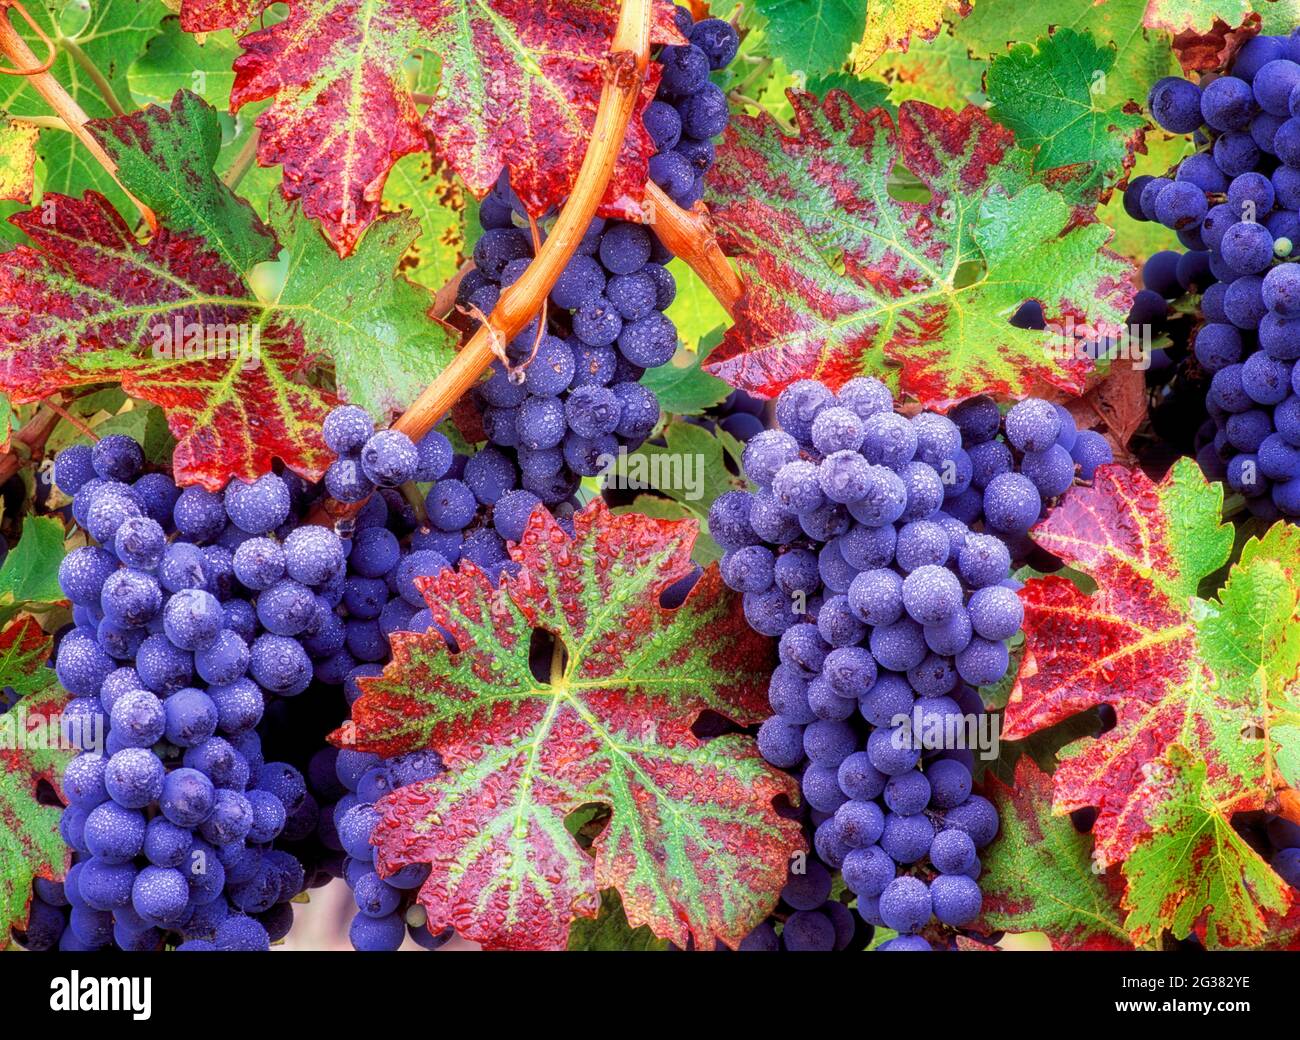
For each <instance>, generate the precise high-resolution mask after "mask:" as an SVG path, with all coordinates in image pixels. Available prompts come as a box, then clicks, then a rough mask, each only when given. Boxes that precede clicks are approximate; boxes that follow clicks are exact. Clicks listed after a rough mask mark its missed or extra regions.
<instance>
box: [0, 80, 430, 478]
mask: <svg viewBox="0 0 1300 1040" xmlns="http://www.w3.org/2000/svg"><path fill="white" fill-rule="evenodd" d="M91 128H92V130H93V132H95V133H96V134H97V135H98V136H99V138H100V140H101V141H102V142H103V144H104V146H105V148H106V149H107V150H108V151H109V153H110V154H111V155H112V156H113V158H114V159H115V160H116V161H117V162H118V165H119V175H120V176H121V178H122V180H123V183H124V184H126V186H127V187H128V188H129V189H130V190H131V191H132V192H133V193H135V194H136V195H137V196H138V197H139V198H140V199H142V200H143V201H144V202H146V203H147V204H148V205H149V206H150V207H151V208H152V209H153V210H154V212H155V213H156V214H157V215H158V217H159V220H160V222H161V225H162V227H161V230H160V231H159V232H158V233H157V234H155V235H154V236H153V237H152V238H151V239H149V240H148V241H145V242H141V241H140V240H139V239H138V238H137V237H136V235H135V234H134V233H133V232H132V231H131V229H130V227H129V226H128V224H127V223H126V221H124V220H123V219H122V218H121V217H120V216H119V215H118V213H117V212H116V211H115V210H114V209H113V208H112V206H111V205H109V203H108V201H107V200H106V199H104V198H103V197H102V196H99V195H97V194H95V193H93V192H88V193H87V194H86V195H85V197H83V198H80V199H78V198H69V197H58V196H51V197H47V199H46V200H45V203H44V205H43V206H42V207H41V208H40V209H39V210H34V211H32V212H29V213H24V214H19V215H16V216H15V217H14V218H12V223H13V224H14V225H15V226H17V227H18V228H20V229H21V230H22V231H23V232H25V233H26V235H27V239H28V241H27V243H26V244H25V245H22V246H19V247H18V248H16V249H14V250H12V251H11V252H9V253H8V254H6V257H5V259H6V264H5V266H4V269H3V270H2V271H0V389H2V390H5V391H7V392H8V393H9V394H10V395H11V396H12V398H13V399H14V400H15V401H17V402H23V401H33V400H38V399H40V398H43V397H45V396H48V395H49V394H51V393H54V392H56V391H58V390H61V389H64V388H67V387H71V386H81V385H87V384H94V383H101V382H110V381H119V382H120V383H121V385H122V388H123V389H124V390H126V391H127V392H128V393H130V394H132V395H133V396H135V397H139V398H142V399H144V400H146V401H149V402H152V403H154V404H157V405H160V406H162V407H163V408H164V409H165V410H166V411H167V417H168V423H169V425H170V428H171V431H172V433H173V434H174V435H175V436H176V438H177V446H176V452H175V458H174V473H175V476H176V479H177V480H178V481H180V482H182V483H202V484H204V485H205V486H207V487H211V488H219V487H221V486H223V485H224V484H225V483H226V481H227V480H228V479H229V478H230V477H232V476H237V477H240V478H242V479H245V480H252V479H255V478H256V477H257V476H258V475H260V474H262V473H265V472H266V471H267V470H269V469H270V467H271V464H272V461H273V459H274V458H277V457H278V458H280V459H283V460H284V462H285V463H286V464H287V465H289V466H290V467H292V468H293V469H295V470H296V471H298V472H299V473H301V474H303V475H304V476H306V477H309V478H316V477H319V476H320V474H321V473H322V472H323V470H324V468H325V466H326V465H327V464H328V463H329V461H330V454H329V452H328V451H327V449H326V448H325V445H324V442H323V441H322V440H321V435H320V423H321V421H322V420H323V418H324V415H325V413H326V412H327V411H328V409H329V407H330V406H331V404H332V403H333V401H334V400H335V399H334V397H333V396H332V395H331V394H329V393H327V392H325V391H323V390H321V389H319V388H318V387H316V386H314V385H312V384H310V383H309V382H308V381H307V376H308V369H309V367H310V365H311V363H312V361H313V360H314V359H315V358H317V357H325V358H332V359H333V361H334V366H335V374H336V377H337V384H338V388H339V390H340V392H341V393H342V394H343V395H344V396H346V397H347V398H348V399H350V400H354V401H356V402H357V403H359V404H362V405H363V406H365V407H366V408H368V409H369V410H371V411H372V412H374V413H375V414H376V415H381V414H390V413H392V412H395V411H397V410H399V409H401V408H403V407H405V406H406V405H407V404H409V403H410V401H411V400H412V399H414V397H415V396H416V395H417V394H418V393H419V391H420V390H421V389H423V387H424V386H426V385H427V384H428V383H429V382H430V381H431V380H432V379H433V378H434V376H436V375H437V374H438V372H440V371H441V370H442V367H443V366H444V365H445V364H446V363H447V361H448V360H449V359H450V357H451V353H452V351H451V344H452V342H453V341H454V335H453V334H452V333H451V332H450V330H448V329H447V328H445V327H444V326H442V325H441V324H439V323H437V322H434V321H431V320H428V319H427V318H426V316H425V311H426V309H427V307H428V305H429V297H428V294H427V293H426V292H425V291H424V290H422V289H420V288H418V287H416V286H414V285H412V284H411V283H409V282H407V281H406V280H405V279H403V278H400V277H394V270H395V268H396V267H397V265H398V264H399V262H400V259H401V257H402V255H403V253H404V252H405V251H406V250H407V248H408V247H409V246H410V244H411V242H412V240H413V239H414V238H415V237H416V236H417V235H418V233H419V229H418V227H417V226H416V225H415V223H414V221H413V220H412V219H411V218H410V217H407V216H404V215H391V216H387V217H384V218H383V220H381V221H380V222H379V223H378V224H377V225H376V227H375V228H374V229H373V234H372V235H368V236H366V238H365V240H364V241H363V243H362V244H361V246H360V248H359V249H358V251H357V255H356V256H355V257H354V258H352V260H350V261H348V262H344V261H342V260H340V259H339V258H338V257H337V256H336V255H335V254H334V252H333V251H332V250H330V249H329V248H328V247H327V246H326V245H325V243H324V242H323V241H322V240H321V239H320V236H319V235H317V234H316V233H315V231H314V228H313V227H312V226H311V225H309V224H307V223H306V222H305V221H303V220H301V219H300V218H299V217H298V216H297V215H296V214H295V213H294V212H292V210H291V209H290V207H289V206H287V205H282V206H280V205H278V206H275V207H273V209H272V223H273V225H274V227H275V231H273V230H272V229H271V228H270V227H268V226H267V225H265V224H264V223H263V222H262V221H261V220H260V219H259V218H258V216H257V215H256V214H255V213H254V212H253V210H252V208H251V207H249V206H248V204H247V203H245V202H244V201H243V200H241V199H239V198H237V197H236V196H235V195H234V194H233V193H231V192H230V190H229V189H228V188H226V186H225V185H224V184H223V183H222V182H221V180H220V179H219V178H218V177H217V176H216V174H215V173H214V172H213V169H212V163H213V161H214V160H215V158H216V154H217V149H218V147H219V142H220V133H221V131H220V124H219V122H218V120H217V116H216V113H215V112H214V111H213V110H212V109H211V108H210V107H209V106H208V105H207V104H206V103H204V102H203V101H201V100H200V99H198V98H197V97H195V96H194V95H192V94H188V93H186V92H180V93H178V94H177V95H176V97H175V99H173V101H172V104H171V107H170V109H162V108H158V107H152V106H151V107H149V108H146V109H143V110H141V111H140V112H136V113H133V114H132V115H129V116H126V117H122V118H119V119H114V120H105V121H102V122H100V121H96V122H93V123H92V124H91ZM177 178H179V180H178V179H177ZM276 231H278V232H279V233H280V235H281V236H282V237H281V240H280V241H277V236H276ZM281 242H282V243H283V245H284V257H283V258H284V261H285V265H286V271H287V273H286V277H285V280H284V284H283V287H282V288H281V290H280V292H279V296H278V297H277V298H276V299H275V300H273V301H270V302H267V301H263V300H261V299H259V298H258V297H257V295H256V294H255V293H254V292H253V290H252V288H251V287H250V284H249V277H250V274H251V272H252V270H253V268H254V267H255V266H256V265H257V264H258V263H260V262H263V261H267V260H271V259H274V258H275V257H276V255H277V253H278V252H279V251H280V244H281ZM309 343H310V345H311V349H310V351H309V350H308V347H307V344H309ZM194 347H197V348H198V349H197V350H194V349H193V348H194Z"/></svg>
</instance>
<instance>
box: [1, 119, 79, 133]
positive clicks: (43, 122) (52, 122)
mask: <svg viewBox="0 0 1300 1040" xmlns="http://www.w3.org/2000/svg"><path fill="white" fill-rule="evenodd" d="M9 122H11V123H17V124H18V125H19V126H34V127H36V129H38V130H64V131H66V130H67V129H68V124H67V123H65V122H64V121H63V120H62V119H60V118H59V117H58V116H9Z"/></svg>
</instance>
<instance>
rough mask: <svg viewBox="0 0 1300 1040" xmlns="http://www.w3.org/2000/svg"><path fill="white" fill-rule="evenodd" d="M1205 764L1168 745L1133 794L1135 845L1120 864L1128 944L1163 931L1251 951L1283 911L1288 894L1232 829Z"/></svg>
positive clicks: (1227, 810) (1227, 808)
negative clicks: (1241, 947)
mask: <svg viewBox="0 0 1300 1040" xmlns="http://www.w3.org/2000/svg"><path fill="white" fill-rule="evenodd" d="M1214 787H1215V785H1214V784H1211V783H1209V782H1207V767H1206V763H1205V762H1204V761H1202V760H1199V752H1198V753H1197V754H1196V755H1194V754H1193V752H1191V751H1189V750H1188V749H1187V748H1185V747H1183V746H1182V745H1179V744H1172V745H1170V747H1169V748H1168V750H1167V751H1166V752H1165V754H1164V755H1163V756H1162V757H1161V758H1160V759H1159V760H1157V761H1156V762H1153V763H1152V767H1151V769H1150V770H1148V774H1147V776H1146V778H1145V779H1144V780H1143V781H1142V783H1141V784H1140V785H1139V787H1138V788H1137V790H1136V791H1135V792H1134V794H1133V799H1132V809H1131V811H1130V813H1129V815H1130V817H1131V818H1132V819H1134V820H1135V821H1140V823H1135V824H1134V828H1135V831H1136V832H1137V833H1136V836H1137V837H1138V839H1139V843H1138V844H1137V846H1136V847H1135V848H1134V850H1133V853H1132V855H1131V856H1129V858H1128V859H1127V860H1126V861H1125V863H1124V868H1123V869H1124V877H1125V879H1126V881H1127V882H1128V889H1127V891H1126V892H1125V894H1124V906H1125V908H1126V909H1127V910H1128V911H1129V914H1128V916H1127V918H1126V919H1125V927H1126V928H1127V929H1128V930H1129V932H1130V933H1131V934H1132V936H1133V938H1134V941H1135V942H1138V943H1148V942H1151V941H1153V940H1158V939H1159V938H1160V936H1161V934H1162V933H1163V932H1164V930H1165V929H1169V930H1170V931H1171V932H1173V934H1174V935H1176V936H1178V937H1179V938H1182V937H1184V936H1187V935H1190V934H1192V933H1193V932H1195V933H1196V934H1197V935H1198V936H1199V937H1200V938H1201V939H1202V940H1203V941H1204V942H1205V943H1206V945H1207V946H1208V947H1210V948H1214V949H1218V948H1224V947H1240V946H1256V945H1259V944H1260V943H1261V942H1263V941H1264V940H1265V939H1266V938H1267V937H1268V935H1269V933H1270V931H1271V926H1272V923H1273V921H1275V920H1276V919H1277V917H1279V916H1281V915H1285V914H1286V912H1287V911H1288V910H1289V909H1290V905H1291V896H1290V889H1289V887H1288V886H1287V884H1286V882H1284V881H1283V880H1282V879H1281V878H1280V877H1278V876H1277V875H1276V874H1275V873H1273V869H1272V868H1271V867H1270V866H1269V865H1268V864H1267V863H1266V862H1264V860H1263V859H1262V858H1261V857H1260V855H1259V853H1257V852H1256V851H1255V850H1254V849H1252V848H1251V847H1250V846H1249V845H1248V844H1246V841H1245V839H1243V838H1242V837H1241V835H1240V834H1238V833H1237V832H1236V831H1235V830H1233V828H1232V822H1231V819H1230V816H1231V811H1232V810H1231V807H1230V806H1225V805H1223V804H1220V803H1219V801H1218V800H1217V798H1216V796H1215V794H1214Z"/></svg>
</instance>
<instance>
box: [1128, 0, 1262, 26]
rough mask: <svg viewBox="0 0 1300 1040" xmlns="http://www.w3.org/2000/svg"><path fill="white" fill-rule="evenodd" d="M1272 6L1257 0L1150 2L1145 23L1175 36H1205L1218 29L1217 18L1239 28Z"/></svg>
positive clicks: (1144, 18)
mask: <svg viewBox="0 0 1300 1040" xmlns="http://www.w3.org/2000/svg"><path fill="white" fill-rule="evenodd" d="M1271 6H1272V4H1270V3H1266V2H1260V3H1256V2H1254V0H1149V3H1148V4H1147V9H1146V15H1145V16H1144V17H1143V19H1142V24H1143V25H1145V26H1146V27H1147V28H1148V29H1164V30H1166V31H1167V32H1171V33H1181V32H1184V31H1187V30H1192V31H1195V32H1198V33H1204V32H1209V31H1210V30H1211V29H1212V28H1213V27H1214V23H1215V20H1216V19H1217V20H1218V21H1222V22H1225V23H1227V24H1228V25H1230V26H1237V25H1241V24H1242V23H1243V22H1244V21H1246V19H1247V18H1249V17H1250V16H1251V15H1252V14H1254V13H1255V12H1256V11H1257V10H1262V9H1264V8H1266V7H1271Z"/></svg>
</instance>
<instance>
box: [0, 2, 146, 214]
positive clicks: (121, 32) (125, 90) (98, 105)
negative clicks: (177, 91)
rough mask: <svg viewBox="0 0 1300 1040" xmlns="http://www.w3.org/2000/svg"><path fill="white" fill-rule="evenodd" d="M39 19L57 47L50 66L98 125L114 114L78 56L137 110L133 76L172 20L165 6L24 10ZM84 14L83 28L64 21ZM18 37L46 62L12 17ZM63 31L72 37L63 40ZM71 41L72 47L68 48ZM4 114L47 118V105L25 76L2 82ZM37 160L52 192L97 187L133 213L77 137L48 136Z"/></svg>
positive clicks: (59, 5)
mask: <svg viewBox="0 0 1300 1040" xmlns="http://www.w3.org/2000/svg"><path fill="white" fill-rule="evenodd" d="M25 7H26V10H27V12H28V13H29V14H30V15H31V16H32V18H33V20H34V21H35V22H36V24H37V25H39V26H40V27H41V29H42V30H43V31H44V32H45V33H46V35H48V36H49V37H50V38H51V39H53V40H54V41H56V44H57V46H56V56H55V60H54V64H53V65H52V66H51V67H50V75H52V76H53V77H54V78H55V79H56V80H58V81H59V83H60V84H62V85H63V87H64V88H65V89H66V90H67V91H68V93H69V94H71V95H72V98H73V100H75V101H76V102H77V104H78V105H80V106H81V108H82V110H83V111H85V112H86V114H87V115H89V116H91V117H92V118H104V117H108V116H111V115H112V114H113V109H112V108H110V107H109V104H108V102H107V101H106V100H105V99H104V96H103V94H102V93H101V92H100V89H99V87H98V86H97V85H96V83H95V81H94V79H92V77H91V76H89V75H88V74H87V71H86V68H85V67H84V66H83V65H82V64H81V61H80V60H79V59H78V57H77V53H78V52H79V53H80V54H81V55H84V58H85V61H86V62H87V63H88V64H89V65H91V66H93V67H94V68H95V69H97V70H98V72H99V73H100V74H101V75H102V78H103V82H104V83H105V84H106V85H107V86H108V89H109V90H111V91H112V93H113V95H114V96H115V98H116V99H117V101H118V102H119V103H121V104H122V105H123V106H124V107H126V108H129V107H130V106H131V92H130V90H129V87H128V83H127V70H128V68H129V67H130V65H131V62H132V61H133V60H134V59H135V57H136V55H137V54H139V53H140V50H141V48H142V47H143V46H144V42H145V40H146V39H148V37H149V36H150V35H151V34H152V33H153V31H154V29H155V27H156V26H157V25H158V23H159V21H160V20H161V19H162V18H163V16H164V15H165V14H166V13H167V8H166V7H165V6H164V5H163V4H162V3H161V2H160V0H89V2H85V3H82V4H80V5H69V4H67V3H65V2H64V0H38V2H35V3H32V2H29V3H27V4H26V5H25ZM78 7H79V8H80V9H81V10H80V11H77V13H80V14H82V15H83V17H84V24H79V25H68V24H66V23H65V22H64V21H63V17H64V15H65V8H67V9H69V11H75V10H76V9H77V8H78ZM10 22H11V24H12V25H13V27H14V29H15V31H16V32H17V33H18V35H19V36H21V37H22V38H23V39H24V40H26V41H27V44H28V46H30V47H31V48H32V50H33V51H34V52H35V53H36V55H37V56H38V57H40V58H43V57H44V56H45V54H46V48H45V44H43V43H41V42H40V40H38V39H37V38H36V35H35V34H34V33H33V32H32V31H31V29H30V28H29V27H28V26H27V24H26V23H25V22H24V21H23V20H22V19H21V18H19V17H16V16H13V15H10ZM64 30H66V31H67V35H66V36H65V34H64ZM69 42H70V43H71V46H69V45H68V44H69ZM0 110H3V111H6V112H8V113H9V114H10V115H15V116H46V117H48V116H49V115H50V114H51V112H50V106H49V103H48V102H46V101H45V99H44V98H42V97H41V96H40V94H38V93H37V92H36V88H35V87H33V86H32V85H31V83H30V82H28V81H27V80H26V79H25V78H24V77H22V76H4V77H0ZM37 155H38V156H39V157H40V158H41V160H42V162H43V165H44V167H45V182H44V188H45V190H46V191H51V192H58V193H61V194H65V195H71V194H75V193H80V192H82V191H85V190H86V189H87V188H93V189H94V190H95V191H98V192H99V193H100V194H101V195H104V196H106V197H107V198H108V199H109V200H110V201H112V203H113V204H114V205H115V206H117V207H118V208H119V209H121V210H122V211H123V212H130V213H134V212H135V210H134V207H132V205H131V202H130V200H129V199H128V198H127V197H126V195H125V194H124V193H123V192H122V189H121V188H119V187H118V186H117V184H116V183H114V181H113V178H112V177H111V176H110V175H109V174H108V173H107V172H106V171H105V170H104V168H103V167H102V166H101V165H100V164H99V162H98V161H97V160H96V159H95V158H94V157H93V156H92V155H91V154H90V153H89V152H88V151H86V146H85V145H83V144H82V143H81V142H80V141H79V140H78V139H77V137H76V136H75V135H74V134H70V133H68V132H67V131H66V130H61V129H59V130H55V129H51V130H42V131H41V134H40V141H39V144H38V145H37Z"/></svg>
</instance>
